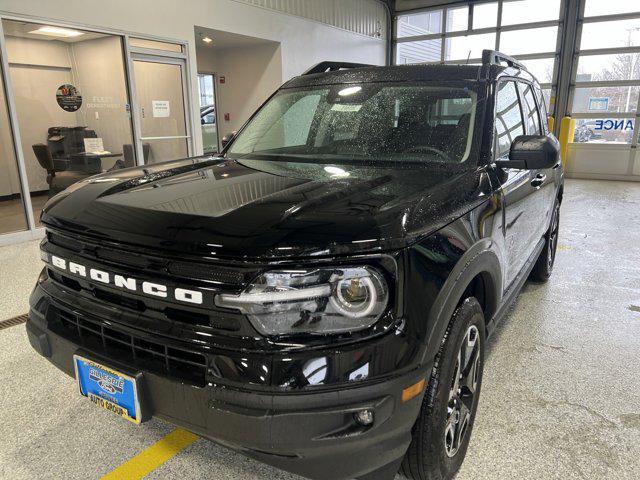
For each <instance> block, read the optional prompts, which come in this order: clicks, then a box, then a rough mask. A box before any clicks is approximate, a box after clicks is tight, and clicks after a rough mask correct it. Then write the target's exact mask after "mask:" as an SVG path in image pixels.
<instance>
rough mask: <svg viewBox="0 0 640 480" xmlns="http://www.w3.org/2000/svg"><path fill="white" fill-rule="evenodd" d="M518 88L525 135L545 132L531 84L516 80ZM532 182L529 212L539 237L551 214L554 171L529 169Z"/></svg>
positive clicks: (546, 227) (553, 193) (545, 229)
mask: <svg viewBox="0 0 640 480" xmlns="http://www.w3.org/2000/svg"><path fill="white" fill-rule="evenodd" d="M518 90H519V92H520V103H521V105H522V114H523V116H524V123H525V130H526V132H527V135H542V134H543V133H545V134H546V129H543V126H542V123H541V121H542V118H541V115H540V112H539V108H538V106H537V105H536V100H535V94H534V90H533V85H532V84H530V83H526V82H518ZM531 177H532V184H533V186H534V188H535V189H536V190H537V193H536V194H535V198H536V202H535V205H534V206H535V210H533V211H532V212H531V213H532V215H535V218H533V221H534V222H536V225H535V226H534V227H536V228H535V229H536V232H537V237H538V238H541V237H542V236H543V235H544V234H545V233H546V231H547V229H548V227H549V222H550V221H551V214H552V212H553V205H554V199H555V182H554V172H553V167H552V168H545V169H538V170H532V171H531Z"/></svg>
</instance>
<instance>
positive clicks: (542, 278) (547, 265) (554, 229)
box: [529, 199, 560, 282]
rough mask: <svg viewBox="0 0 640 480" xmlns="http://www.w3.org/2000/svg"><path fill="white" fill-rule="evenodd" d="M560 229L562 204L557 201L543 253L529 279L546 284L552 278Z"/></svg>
mask: <svg viewBox="0 0 640 480" xmlns="http://www.w3.org/2000/svg"><path fill="white" fill-rule="evenodd" d="M559 228H560V202H559V201H558V200H557V199H556V202H555V204H554V205H553V214H552V216H551V224H550V225H549V230H547V233H545V235H544V237H545V242H544V248H543V249H542V252H540V256H539V257H538V260H536V264H535V265H534V266H533V270H531V274H530V275H529V278H530V279H531V280H534V281H536V282H546V281H547V280H549V277H551V273H552V272H553V265H554V264H555V261H556V250H557V249H558V229H559Z"/></svg>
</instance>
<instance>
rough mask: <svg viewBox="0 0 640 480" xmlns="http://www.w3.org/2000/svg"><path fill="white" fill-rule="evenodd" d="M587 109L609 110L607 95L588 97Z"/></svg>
mask: <svg viewBox="0 0 640 480" xmlns="http://www.w3.org/2000/svg"><path fill="white" fill-rule="evenodd" d="M589 110H602V111H605V112H606V111H607V110H609V98H608V97H595V98H594V97H592V98H589Z"/></svg>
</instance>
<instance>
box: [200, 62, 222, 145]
mask: <svg viewBox="0 0 640 480" xmlns="http://www.w3.org/2000/svg"><path fill="white" fill-rule="evenodd" d="M215 86H216V77H215V75H214V74H213V73H198V88H199V89H200V128H201V129H202V148H203V151H204V153H217V152H218V151H219V148H218V119H217V116H216V90H215V88H216V87H215Z"/></svg>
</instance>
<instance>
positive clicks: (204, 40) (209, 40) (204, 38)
mask: <svg viewBox="0 0 640 480" xmlns="http://www.w3.org/2000/svg"><path fill="white" fill-rule="evenodd" d="M202 41H203V42H204V43H211V42H213V38H209V37H203V39H202Z"/></svg>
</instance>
